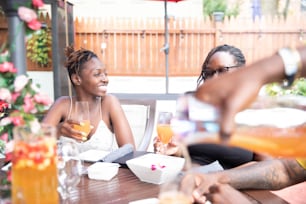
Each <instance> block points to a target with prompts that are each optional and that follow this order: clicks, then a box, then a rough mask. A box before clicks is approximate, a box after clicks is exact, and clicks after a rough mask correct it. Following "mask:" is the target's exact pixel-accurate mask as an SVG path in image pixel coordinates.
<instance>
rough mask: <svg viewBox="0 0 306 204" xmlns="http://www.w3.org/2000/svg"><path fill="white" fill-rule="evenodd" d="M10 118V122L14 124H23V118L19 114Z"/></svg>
mask: <svg viewBox="0 0 306 204" xmlns="http://www.w3.org/2000/svg"><path fill="white" fill-rule="evenodd" d="M11 120H12V123H13V124H14V125H15V126H19V125H23V124H24V121H23V118H22V117H21V116H14V117H11Z"/></svg>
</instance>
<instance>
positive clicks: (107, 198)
mask: <svg viewBox="0 0 306 204" xmlns="http://www.w3.org/2000/svg"><path fill="white" fill-rule="evenodd" d="M159 188H160V186H159V185H155V184H150V183H145V182H141V181H140V180H139V179H138V178H137V177H136V176H135V175H134V174H133V173H132V172H131V171H130V170H129V169H126V168H120V169H119V173H118V175H117V176H116V177H114V178H113V179H112V180H111V181H108V182H107V181H97V180H91V179H89V178H88V177H87V175H84V176H83V177H82V179H81V181H80V183H79V185H78V187H77V189H76V190H75V191H73V192H72V196H71V198H70V200H69V202H67V203H73V204H75V203H80V204H86V203H88V204H89V203H90V204H91V203H103V204H107V203H112V204H117V203H118V204H127V203H129V202H131V201H135V200H139V199H145V198H152V197H155V198H156V197H157V196H158V193H159ZM244 193H245V194H247V195H248V196H249V198H251V199H254V203H268V204H285V203H287V202H286V201H284V200H282V199H281V198H279V197H277V196H276V195H274V194H272V193H271V192H270V191H263V190H252V191H244Z"/></svg>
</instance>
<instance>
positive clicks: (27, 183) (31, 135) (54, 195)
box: [12, 125, 59, 204]
mask: <svg viewBox="0 0 306 204" xmlns="http://www.w3.org/2000/svg"><path fill="white" fill-rule="evenodd" d="M13 132H14V150H13V159H12V203H32V204H35V203H59V197H58V192H57V187H58V178H57V154H56V129H55V127H53V126H50V125H39V126H37V127H35V128H33V127H29V126H16V127H15V128H14V130H13Z"/></svg>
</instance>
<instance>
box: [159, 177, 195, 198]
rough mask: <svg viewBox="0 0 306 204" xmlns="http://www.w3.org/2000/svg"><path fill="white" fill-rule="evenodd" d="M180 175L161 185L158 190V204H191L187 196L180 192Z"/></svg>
mask: <svg viewBox="0 0 306 204" xmlns="http://www.w3.org/2000/svg"><path fill="white" fill-rule="evenodd" d="M181 178H182V175H179V176H177V177H176V178H175V179H173V180H171V181H169V182H166V183H164V184H162V185H161V187H160V190H159V195H158V199H159V204H191V201H190V199H189V198H188V196H187V195H186V194H185V193H184V192H182V191H181Z"/></svg>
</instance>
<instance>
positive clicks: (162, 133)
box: [157, 112, 173, 149]
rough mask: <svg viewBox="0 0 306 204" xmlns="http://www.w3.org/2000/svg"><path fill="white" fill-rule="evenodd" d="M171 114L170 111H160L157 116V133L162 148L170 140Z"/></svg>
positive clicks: (171, 132) (171, 134) (171, 133)
mask: <svg viewBox="0 0 306 204" xmlns="http://www.w3.org/2000/svg"><path fill="white" fill-rule="evenodd" d="M172 117H173V114H172V113H171V112H160V113H159V114H158V118H157V135H158V139H159V140H160V141H161V142H162V143H163V145H164V149H165V148H166V147H167V145H168V143H169V142H170V141H171V139H172V136H173V131H172V129H171V119H172Z"/></svg>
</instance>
